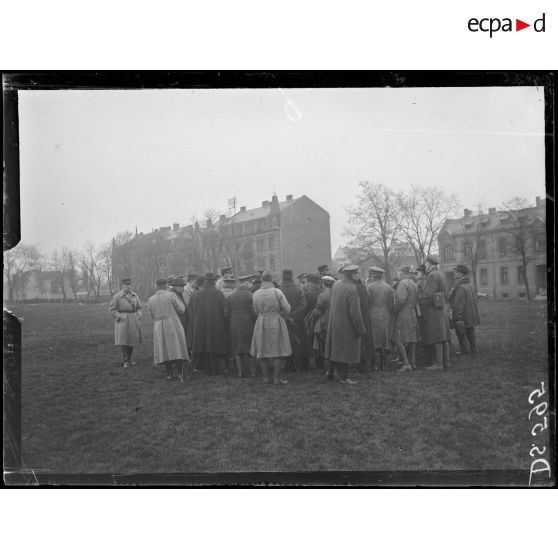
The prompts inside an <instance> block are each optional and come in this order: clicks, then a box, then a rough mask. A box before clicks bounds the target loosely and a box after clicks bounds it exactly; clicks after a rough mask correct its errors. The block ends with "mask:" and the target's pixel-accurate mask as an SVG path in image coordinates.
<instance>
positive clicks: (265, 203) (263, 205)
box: [262, 200, 271, 207]
mask: <svg viewBox="0 0 558 558" xmlns="http://www.w3.org/2000/svg"><path fill="white" fill-rule="evenodd" d="M268 205H271V204H270V202H269V201H267V200H266V201H263V202H262V207H267V206H268Z"/></svg>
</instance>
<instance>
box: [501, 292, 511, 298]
mask: <svg viewBox="0 0 558 558" xmlns="http://www.w3.org/2000/svg"><path fill="white" fill-rule="evenodd" d="M509 297H510V295H509V294H508V293H502V298H509Z"/></svg>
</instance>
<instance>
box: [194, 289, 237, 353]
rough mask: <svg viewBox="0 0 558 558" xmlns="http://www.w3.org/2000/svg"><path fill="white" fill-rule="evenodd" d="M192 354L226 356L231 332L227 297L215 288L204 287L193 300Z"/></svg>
mask: <svg viewBox="0 0 558 558" xmlns="http://www.w3.org/2000/svg"><path fill="white" fill-rule="evenodd" d="M191 304H192V312H191V321H192V353H210V354H216V355H226V354H228V352H229V332H228V328H227V323H226V320H225V296H224V295H223V293H222V292H221V291H220V290H218V289H216V288H215V286H213V285H211V286H209V285H208V286H205V287H202V288H201V289H200V290H199V291H198V292H197V293H196V294H195V295H194V296H193V297H192V299H191Z"/></svg>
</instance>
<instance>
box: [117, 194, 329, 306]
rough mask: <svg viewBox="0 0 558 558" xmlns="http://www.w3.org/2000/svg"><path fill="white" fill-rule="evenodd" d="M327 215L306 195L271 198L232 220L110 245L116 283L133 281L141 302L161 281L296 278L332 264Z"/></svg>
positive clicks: (222, 218)
mask: <svg viewBox="0 0 558 558" xmlns="http://www.w3.org/2000/svg"><path fill="white" fill-rule="evenodd" d="M329 221H330V218H329V213H328V212H327V211H325V210H324V209H323V208H322V207H320V206H319V205H318V204H316V203H315V202H314V201H312V200H311V199H310V198H308V197H307V196H300V197H298V198H295V197H293V196H292V195H288V196H286V197H285V199H284V200H281V201H280V200H279V198H278V196H276V195H273V196H272V198H271V200H264V201H262V203H261V206H260V207H257V208H253V209H248V208H247V207H244V206H242V207H240V210H239V211H238V212H236V213H235V214H234V215H232V216H230V217H227V216H226V215H221V216H219V218H218V219H208V220H207V221H206V222H205V223H203V224H201V225H200V223H199V222H196V223H194V224H192V225H187V226H180V224H179V223H174V224H173V225H172V227H161V228H159V229H157V230H154V231H152V232H151V233H139V234H137V235H135V236H134V238H132V239H131V240H130V241H129V242H127V243H126V244H124V245H122V246H119V245H117V244H116V243H113V250H112V261H113V277H114V279H115V281H118V280H119V279H122V278H123V277H133V278H134V283H135V288H136V290H137V292H138V294H139V295H140V297H142V298H143V297H146V296H148V295H149V294H151V293H152V291H153V285H154V284H155V280H156V279H157V278H158V277H161V276H163V277H164V276H167V275H172V274H175V275H182V274H185V273H190V272H193V273H197V274H202V273H205V272H207V271H213V272H218V271H219V270H220V268H222V267H225V266H231V267H232V268H233V272H234V273H235V275H237V276H239V275H242V274H248V273H253V272H254V271H255V270H266V269H269V270H271V272H272V273H273V274H274V276H275V277H276V278H277V279H278V278H279V277H280V275H281V270H282V269H284V268H289V269H292V270H293V272H294V273H295V275H297V274H299V273H302V272H303V271H312V270H313V271H316V270H317V268H318V266H319V265H322V264H328V265H330V262H331V241H330V222H329Z"/></svg>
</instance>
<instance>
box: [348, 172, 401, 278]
mask: <svg viewBox="0 0 558 558" xmlns="http://www.w3.org/2000/svg"><path fill="white" fill-rule="evenodd" d="M359 188H360V191H359V193H358V195H357V203H356V204H355V205H353V206H351V207H349V208H348V209H347V213H348V217H349V226H348V227H347V229H346V234H347V235H350V236H351V237H352V240H351V242H350V243H349V246H348V252H349V254H350V257H351V259H353V260H356V261H359V262H360V261H364V260H366V259H369V258H370V259H372V260H373V261H374V260H375V261H376V262H377V263H378V264H379V265H381V266H382V267H383V268H384V270H385V272H386V276H387V279H388V280H389V279H390V277H391V269H392V267H393V266H395V265H397V259H398V254H399V253H400V251H399V250H398V248H399V247H400V243H401V240H402V238H403V230H402V213H401V211H400V209H399V205H398V197H397V194H396V193H395V192H394V191H393V190H391V189H389V188H387V187H386V186H384V185H383V184H374V183H373V182H368V181H365V182H360V184H359Z"/></svg>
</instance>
